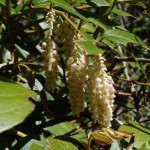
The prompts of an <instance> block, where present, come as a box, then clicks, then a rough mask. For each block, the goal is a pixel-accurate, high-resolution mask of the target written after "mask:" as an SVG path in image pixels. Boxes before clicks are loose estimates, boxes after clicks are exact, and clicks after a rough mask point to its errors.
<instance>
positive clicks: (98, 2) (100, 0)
mask: <svg viewBox="0 0 150 150" xmlns="http://www.w3.org/2000/svg"><path fill="white" fill-rule="evenodd" d="M90 2H91V3H93V4H95V5H96V6H97V7H101V6H110V5H109V4H108V3H107V2H106V1H105V0H91V1H90Z"/></svg>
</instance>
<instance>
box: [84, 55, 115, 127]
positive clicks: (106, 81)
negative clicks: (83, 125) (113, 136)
mask: <svg viewBox="0 0 150 150" xmlns="http://www.w3.org/2000/svg"><path fill="white" fill-rule="evenodd" d="M93 61H94V62H93V65H92V67H91V68H88V82H87V83H88V93H89V96H90V99H91V103H90V110H91V113H92V117H93V119H94V121H95V122H98V123H99V124H100V125H101V127H110V126H111V124H110V121H111V120H112V116H113V113H112V107H113V102H114V100H113V98H114V97H115V95H114V92H115V89H114V87H113V80H112V77H111V76H109V75H108V74H107V73H106V66H105V65H104V58H103V57H102V56H101V55H98V56H95V57H94V59H93Z"/></svg>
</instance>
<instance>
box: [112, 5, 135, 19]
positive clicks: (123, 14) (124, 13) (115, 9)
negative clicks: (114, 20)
mask: <svg viewBox="0 0 150 150" xmlns="http://www.w3.org/2000/svg"><path fill="white" fill-rule="evenodd" d="M111 12H113V13H115V14H117V15H120V16H128V17H133V18H135V19H137V18H136V17H135V16H133V15H131V14H130V13H127V12H126V11H123V10H120V9H117V8H114V9H113V10H112V11H111Z"/></svg>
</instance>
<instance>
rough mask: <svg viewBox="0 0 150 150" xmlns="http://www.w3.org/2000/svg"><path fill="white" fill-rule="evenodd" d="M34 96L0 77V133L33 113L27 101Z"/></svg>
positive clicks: (32, 106)
mask: <svg viewBox="0 0 150 150" xmlns="http://www.w3.org/2000/svg"><path fill="white" fill-rule="evenodd" d="M29 96H36V94H35V93H34V92H33V91H31V90H29V89H27V88H25V87H23V86H21V85H19V84H16V83H14V82H12V81H10V80H8V79H5V78H2V77H0V108H1V109H0V132H3V131H6V130H8V129H11V128H12V127H14V126H15V125H18V124H20V123H21V122H23V121H24V119H25V118H26V117H27V116H28V115H29V114H30V113H31V112H32V111H33V109H34V105H33V104H32V103H31V102H30V101H29V100H28V97H29Z"/></svg>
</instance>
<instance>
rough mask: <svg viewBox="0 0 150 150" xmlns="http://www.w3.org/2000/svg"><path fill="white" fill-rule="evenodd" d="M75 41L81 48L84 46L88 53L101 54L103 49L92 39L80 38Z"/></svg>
mask: <svg viewBox="0 0 150 150" xmlns="http://www.w3.org/2000/svg"><path fill="white" fill-rule="evenodd" d="M75 43H76V44H77V45H79V46H81V47H83V48H85V50H86V51H87V53H88V54H94V55H97V54H102V53H103V50H102V49H100V48H98V47H97V46H96V45H95V44H94V43H93V41H90V40H82V41H75Z"/></svg>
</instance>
